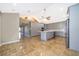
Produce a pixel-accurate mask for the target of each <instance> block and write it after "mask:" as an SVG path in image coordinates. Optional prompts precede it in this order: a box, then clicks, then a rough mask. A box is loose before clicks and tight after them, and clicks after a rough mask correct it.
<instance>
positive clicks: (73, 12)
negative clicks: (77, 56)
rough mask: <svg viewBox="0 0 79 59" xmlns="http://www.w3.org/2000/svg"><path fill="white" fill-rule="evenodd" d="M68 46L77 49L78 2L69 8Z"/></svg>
mask: <svg viewBox="0 0 79 59" xmlns="http://www.w3.org/2000/svg"><path fill="white" fill-rule="evenodd" d="M69 18H70V20H69V48H70V49H73V50H77V51H79V4H76V5H73V6H71V7H70V8H69Z"/></svg>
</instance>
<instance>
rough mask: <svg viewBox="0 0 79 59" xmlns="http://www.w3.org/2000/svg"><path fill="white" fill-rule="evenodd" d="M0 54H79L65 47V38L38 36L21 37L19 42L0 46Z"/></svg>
mask: <svg viewBox="0 0 79 59" xmlns="http://www.w3.org/2000/svg"><path fill="white" fill-rule="evenodd" d="M0 55H1V56H79V52H77V51H74V50H70V49H68V48H66V45H65V38H62V37H55V38H52V39H49V40H48V41H41V40H40V37H39V36H36V37H32V38H23V39H21V41H20V42H17V43H12V44H8V45H3V46H1V47H0Z"/></svg>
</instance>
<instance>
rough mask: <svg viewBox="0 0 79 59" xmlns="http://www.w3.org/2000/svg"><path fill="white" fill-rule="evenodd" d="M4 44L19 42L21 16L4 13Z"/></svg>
mask: <svg viewBox="0 0 79 59" xmlns="http://www.w3.org/2000/svg"><path fill="white" fill-rule="evenodd" d="M1 19H2V21H1V22H2V25H1V26H2V27H1V29H2V40H1V42H2V44H5V43H10V42H15V41H19V14H17V13H2V14H1Z"/></svg>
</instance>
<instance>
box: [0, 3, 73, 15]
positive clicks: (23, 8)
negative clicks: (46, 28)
mask: <svg viewBox="0 0 79 59" xmlns="http://www.w3.org/2000/svg"><path fill="white" fill-rule="evenodd" d="M54 5H55V6H57V7H59V6H64V7H69V6H71V5H73V4H72V3H63V4H62V3H17V4H13V3H0V11H2V12H19V13H20V15H28V14H32V15H33V14H36V13H40V12H41V11H42V10H43V9H44V8H46V9H47V8H48V7H50V6H54ZM54 9H55V7H54Z"/></svg>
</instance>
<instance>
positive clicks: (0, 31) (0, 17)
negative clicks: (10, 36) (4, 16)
mask: <svg viewBox="0 0 79 59" xmlns="http://www.w3.org/2000/svg"><path fill="white" fill-rule="evenodd" d="M0 44H1V14H0Z"/></svg>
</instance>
